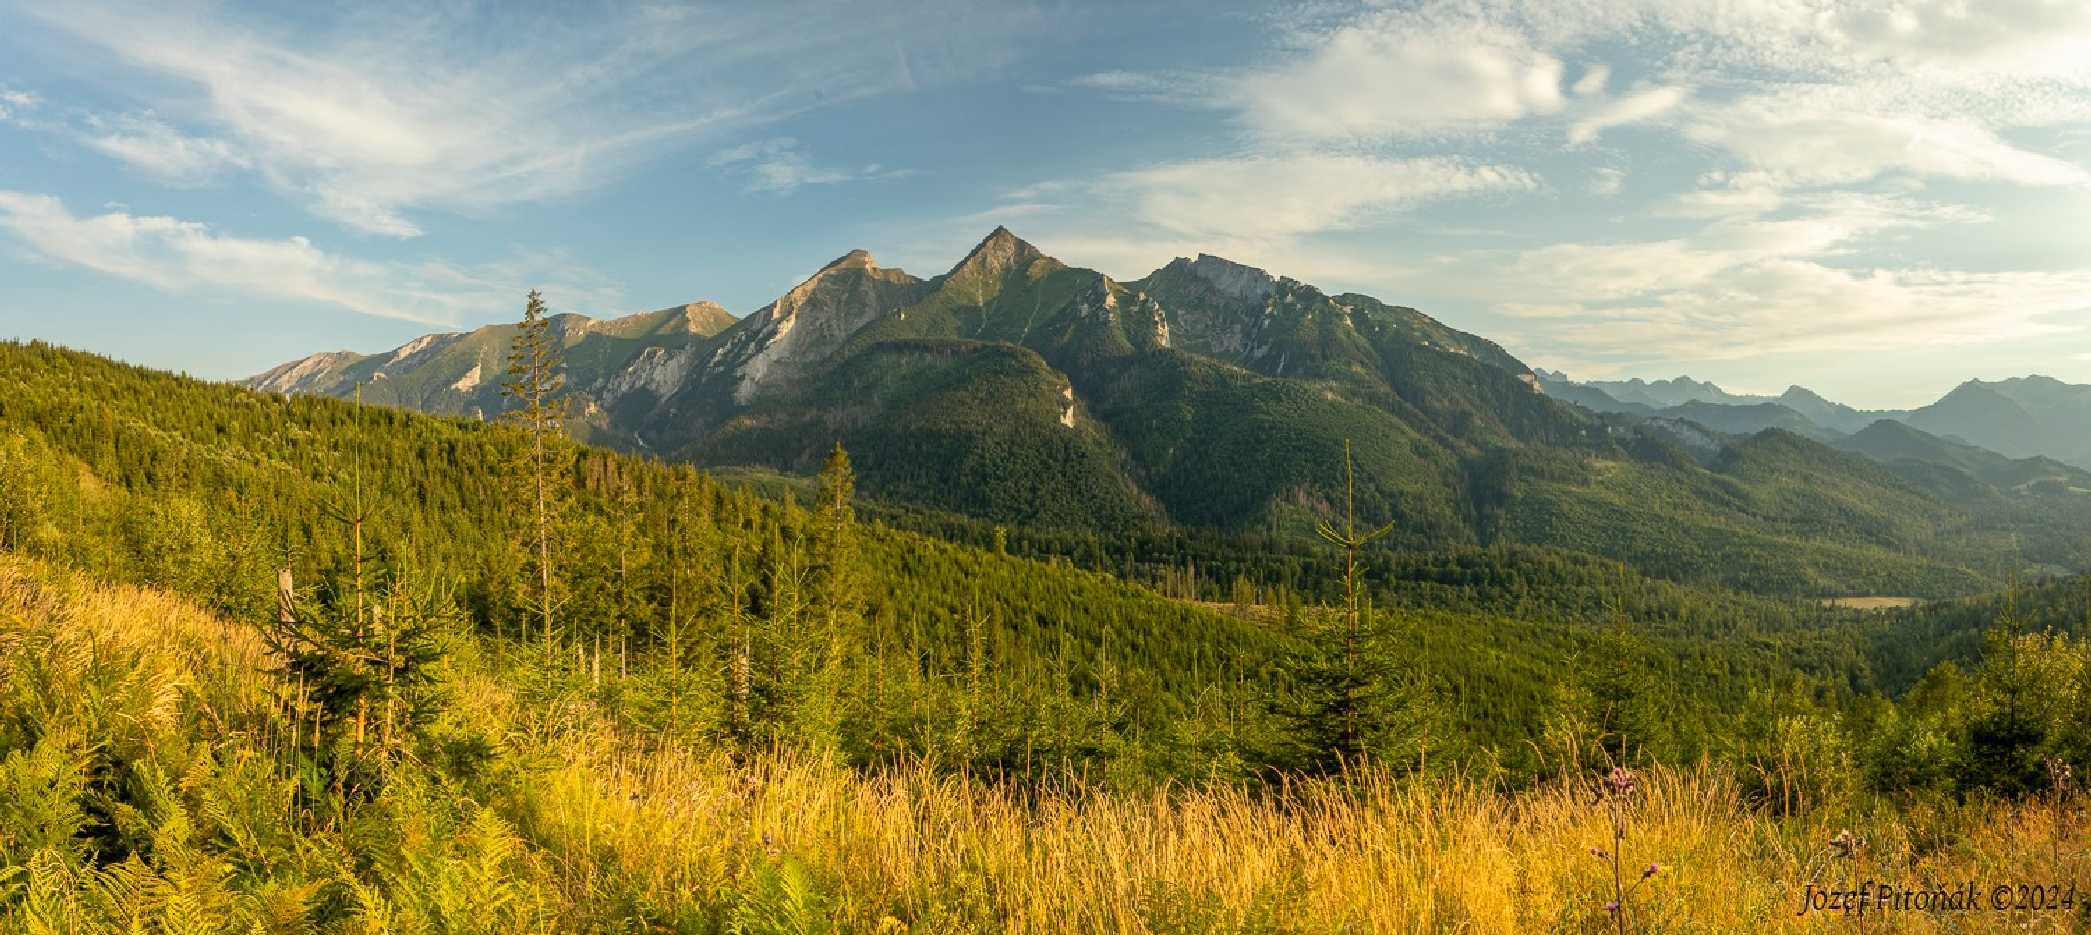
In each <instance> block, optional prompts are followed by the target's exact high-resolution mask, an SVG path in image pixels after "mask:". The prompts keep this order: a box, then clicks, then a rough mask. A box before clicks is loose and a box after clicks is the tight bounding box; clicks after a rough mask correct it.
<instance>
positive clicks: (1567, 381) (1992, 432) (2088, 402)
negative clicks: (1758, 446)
mask: <svg viewBox="0 0 2091 935" xmlns="http://www.w3.org/2000/svg"><path fill="white" fill-rule="evenodd" d="M1537 373H1538V375H1539V378H1540V380H1541V382H1542V384H1543V385H1544V386H1545V387H1546V390H1547V392H1548V393H1550V394H1553V395H1554V396H1556V397H1558V398H1561V399H1566V400H1569V401H1571V402H1574V403H1576V404H1577V405H1580V406H1584V407H1586V408H1589V409H1592V410H1594V411H1598V412H1616V413H1626V414H1632V415H1641V416H1654V415H1661V416H1670V417H1677V418H1688V419H1692V420H1693V421H1697V422H1700V423H1701V424H1704V425H1706V426H1707V427H1709V428H1716V429H1721V430H1723V431H1730V432H1740V431H1756V430H1759V429H1763V428H1771V427H1777V428H1786V429H1789V430H1792V431H1799V432H1802V433H1803V434H1810V435H1814V436H1816V437H1819V438H1824V439H1835V438H1839V437H1842V436H1845V435H1851V434H1854V433H1857V432H1860V431H1862V430H1864V429H1865V428H1866V427H1868V426H1870V425H1872V424H1873V423H1875V422H1878V421H1880V420H1882V419H1892V420H1895V421H1897V422H1900V423H1903V424H1905V425H1908V426H1910V427H1912V428H1917V429H1921V430H1923V431H1925V432H1928V433H1930V434H1932V435H1937V436H1941V437H1944V438H1948V439H1953V440H1956V441H1960V442H1964V443H1966V444H1969V445H1976V446H1980V447H1982V448H1987V449H1990V450H1991V451H1994V452H1997V453H2000V454H2005V455H2010V456H2012V457H2016V458H2028V457H2036V456H2037V457H2047V458H2053V459H2055V460H2059V461H2064V462H2067V463H2070V464H2073V465H2075V466H2077V467H2079V468H2086V469H2091V386H2081V385H2075V384H2069V383H2064V382H2062V381H2060V380H2056V379H2054V378H2052V377H2045V376H2039V375H2035V376H2028V377H2016V378H2013V379H2009V380H1997V381H1984V380H1969V381H1967V382H1965V383H1962V384H1961V385H1960V386H1959V387H1956V388H1955V389H1954V390H1953V391H1952V392H1950V393H1948V394H1946V395H1945V396H1944V397H1942V398H1940V399H1939V400H1938V401H1937V402H1934V403H1931V404H1930V405H1927V406H1923V407H1920V408H1917V409H1904V410H1861V409H1854V408H1852V407H1850V406H1847V405H1844V404H1842V403H1837V402H1832V401H1830V400H1827V399H1824V398H1823V397H1822V396H1821V395H1819V394H1817V393H1815V392H1814V391H1812V390H1809V389H1807V388H1805V387H1801V386H1794V387H1789V388H1788V389H1787V390H1786V392H1784V393H1782V394H1780V395H1778V396H1755V395H1748V394H1737V393H1730V392H1728V391H1726V390H1724V389H1722V388H1721V387H1719V386H1716V385H1714V384H1713V383H1708V382H1701V381H1697V380H1693V379H1692V378H1691V377H1684V376H1681V377H1675V378H1672V379H1668V380H1654V381H1647V380H1641V379H1638V378H1636V379H1632V380H1592V381H1577V380H1573V379H1571V378H1570V377H1569V376H1568V375H1567V374H1563V373H1556V372H1551V371H1546V370H1540V371H1537ZM1796 417H1798V418H1796Z"/></svg>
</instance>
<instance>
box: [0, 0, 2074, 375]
mask: <svg viewBox="0 0 2091 935" xmlns="http://www.w3.org/2000/svg"><path fill="white" fill-rule="evenodd" d="M310 6H315V7H317V6H321V5H310ZM997 223H1002V224H1007V225H1008V226H1009V227H1011V228H1012V229H1013V230H1015V231H1017V233H1019V234H1021V235H1023V236H1024V237H1026V238H1027V239H1029V240H1031V241H1033V242H1034V243H1036V244H1038V245H1039V246H1040V247H1041V248H1043V249H1045V250H1046V251H1047V252H1049V253H1052V254H1054V255H1056V256H1059V257H1061V258H1062V259H1065V260H1067V261H1069V262H1072V263H1076V264H1079V265H1085V266H1093V267H1095V268H1098V269H1101V270H1103V271H1105V272H1106V273H1109V274H1111V275H1113V276H1116V277H1119V278H1123V279H1133V278H1138V277H1139V276H1141V275H1144V274H1145V273H1146V272H1148V271H1149V270H1151V269H1153V268H1154V267H1156V266H1159V265H1161V264H1162V263H1164V262H1166V261H1167V260H1168V259H1169V258H1171V257H1173V256H1178V255H1191V254H1195V253H1197V252H1201V251H1203V252H1209V253H1216V254H1220V255H1223V256H1227V257H1229V258H1232V259H1236V260H1239V261H1242V262H1247V263H1252V264H1255V265H1259V266H1263V267H1265V268H1267V269H1270V270H1272V271H1274V272H1278V273H1282V274H1286V275H1291V276H1294V277H1296V278H1299V279H1302V280H1306V281H1308V282H1312V283H1315V284H1317V285H1320V286H1322V287H1324V288H1326V289H1329V290H1331V291H1341V290H1356V291H1362V292H1368V293H1371V294H1373V295H1376V296H1379V297H1380V298H1383V299H1386V300H1389V301H1394V302H1400V303H1404V304H1410V305H1414V306H1416V307H1418V308H1421V309H1423V310H1425V311H1427V312H1430V313H1432V314H1435V315H1437V316H1438V317H1440V318H1442V319H1444V320H1445V321H1447V322H1449V323H1451V324H1453V325H1455V326H1458V327H1462V328H1466V329H1468V330H1472V331H1476V332H1478V333H1481V334H1484V335H1487V336H1489V337H1492V338H1494V339H1496V340H1498V341H1500V342H1501V343H1503V344H1504V345H1505V346H1506V347H1508V348H1509V349H1510V350H1511V351H1512V352H1514V353H1516V354H1518V355H1519V356H1521V357H1523V358H1524V359H1526V360H1527V361H1529V362H1531V363H1533V364H1535V365H1539V366H1546V367H1552V368H1557V369H1566V370H1567V371H1569V372H1570V373H1571V374H1573V375H1577V376H1585V377H1608V378H1616V377H1625V376H1635V375H1639V376H1649V377H1658V376H1670V375H1675V374H1678V373H1689V374H1691V375H1693V376H1695V377H1699V378H1702V379H1713V380H1716V381H1718V382H1721V383H1723V384H1724V385H1727V386H1729V387H1730V388H1731V389H1736V390H1745V391H1748V390H1755V391H1774V392H1776V391H1777V390H1780V389H1783V388H1784V387H1785V386H1786V385H1787V384H1789V383H1796V382H1797V383H1803V384H1806V385H1809V386H1812V387H1815V388H1816V389H1818V390H1821V391H1823V392H1824V393H1826V394H1828V395H1830V396H1831V397H1833V398H1838V399H1842V400H1845V401H1849V402H1852V403H1854V404H1857V405H1862V406H1876V407H1889V406H1905V405H1912V404H1920V403H1922V402H1926V401H1929V400H1930V399H1932V398H1936V397H1937V396H1938V395H1940V394H1941V393H1943V392H1944V391H1945V390H1947V389H1950V388H1951V387H1952V386H1953V385H1955V384H1957V383H1959V382H1960V381H1962V380H1964V379H1967V378H1971V377H1986V378H1995V377H2004V376H2012V375H2021V374H2026V373H2034V372H2039V373H2047V374H2051V375H2054V376H2057V377H2061V378H2063V379H2068V380H2072V381H2076V382H2091V5H2087V4H2084V3H2081V2H2077V0H2070V2H2049V0H1993V2H1985V3H1980V4H1970V3H1965V2H1962V0H1897V2H1886V0H1881V2H1872V0H1858V2H1829V0H1761V2H1760V0H1581V2H1577V3H1572V4H1570V3H1558V2H1538V0H1533V2H1518V0H1449V2H1432V3H1406V4H1344V3H1332V2H1314V3H1309V4H1303V5H1271V4H1227V3H1211V2H1201V3H1177V2H1150V3H1095V4H1090V3H1078V2H1064V0H1062V2H1051V3H1042V4H1037V5H1025V4H1020V3H1006V2H1004V3H971V2H959V0H943V2H939V0H930V2H919V3H906V4H874V3H862V2H853V3H828V2H808V3H775V4H740V3H735V4H726V5H716V6H681V5H672V4H652V5H622V4H601V5H582V4H546V5H542V6H538V7H528V6H517V5H514V4H508V5H501V6H492V5H486V6H479V5H474V4H471V3H465V2H460V3H442V4H433V5H431V4H403V5H397V6H387V5H382V4H373V5H358V6H356V7H355V9H353V10H352V11H349V12H341V13H316V12H311V11H299V9H298V8H296V7H291V6H288V5H285V6H283V7H280V8H273V7H261V6H241V5H235V4H212V5H189V4H186V3H183V2H180V0H173V2H159V3H153V4H140V5H135V6H133V5H123V4H106V3H101V2H96V0H74V2H68V3H63V4H54V3H15V2H13V0H0V335H5V336H10V337H24V338H27V337H37V338H44V339H47V340H53V341H57V342H61V343H64V344H68V345H72V346H76V347H82V348H86V349H90V350H95V351H99V352H103V353H108V354H112V355H114V356H117V357H120V358H123V359H126V360H132V361H137V362H141V363H146V364H151V365H155V366H161V367H167V368H171V369H180V370H187V371H189V372H192V373H196V374H199V375H203V376H210V377H235V376H244V375H247V374H250V373H253V372H257V371H260V370H262V369H264V368H266V367H268V366H271V365H273V364H275V363H279V362H281V361H283V360H287V359H290V358H293V357H297V356H301V355H303V354H306V353H310V352H313V351H318V350H331V349H341V348H348V349H356V350H363V351H373V350H381V349H384V348H388V347H390V346H393V345H396V344H399V343H401V342H403V341H405V340H407V339H409V338H411V337H413V336H415V335H417V334H420V333H424V332H427V331H431V330H454V329H463V328H469V327H474V326H477V325H480V324H485V323H488V322H493V321H502V320H511V319H513V318H514V317H516V315H517V313H518V311H519V309H520V305H521V296H522V293H523V292H524V291H525V290H527V289H529V288H531V287H533V286H534V287H538V288H542V289H544V290H545V292H546V294H547V297H548V298H549V300H550V301H551V302H552V303H553V305H554V307H555V308H558V309H560V310H567V311H578V312H583V313H587V314H595V315H605V314H617V313H623V312H630V311H638V310H644V309H649V308H659V307H664V306H668V305H672V304H679V303H682V302H686V301H692V300H696V299H713V300H716V301H718V302H720V303H722V304H724V305H725V306H726V307H727V308H728V309H730V310H732V311H734V312H735V313H737V314H745V313H747V312H749V311H752V310H753V309H755V308H757V307H759V306H760V305H762V304H763V303H764V302H766V301H768V300H769V299H770V298H772V297H774V296H775V295H776V294H777V293H779V292H781V291H783V290H784V289H786V288H788V287H789V286H790V285H791V284H792V283H794V282H795V281H797V280H798V279H799V278H801V277H803V276H804V275H805V274H807V273H808V272H810V271H811V270H813V269H814V268H816V267H818V266H819V265H820V264H822V263H824V262H826V261H827V260H829V259H832V258H833V257H835V256H838V255H840V254H842V253H844V252H845V251H847V250H849V249H851V248H855V247H864V248H867V249H870V250H871V251H872V252H873V253H874V254H875V255H876V256H877V257H878V259H879V260H880V262H881V263H883V264H885V265H893V266H901V267H905V268H907V269H909V270H910V271H912V272H915V273H917V274H918V275H925V276H926V275H933V274H935V273H937V272H940V271H942V270H943V269H944V268H946V267H948V266H949V265H950V264H951V263H952V262H954V261H955V260H956V259H957V258H958V257H959V256H960V255H961V254H962V253H963V252H964V251H965V250H966V248H968V247H969V246H970V245H971V244H972V243H973V242H974V241H976V240H978V239H979V238H980V237H981V236H982V235H984V234H985V233H986V232H987V231H988V230H989V229H991V228H992V227H993V226H994V225H995V224H997Z"/></svg>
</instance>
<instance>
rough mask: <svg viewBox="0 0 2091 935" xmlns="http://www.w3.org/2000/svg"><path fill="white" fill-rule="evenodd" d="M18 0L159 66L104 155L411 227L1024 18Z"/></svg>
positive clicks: (944, 57) (890, 84)
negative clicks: (129, 122) (233, 177)
mask: <svg viewBox="0 0 2091 935" xmlns="http://www.w3.org/2000/svg"><path fill="white" fill-rule="evenodd" d="M26 12H27V13H28V16H29V18H30V19H32V20H34V21H36V22H39V23H41V24H42V25H43V26H44V27H46V29H47V30H48V32H49V34H50V35H49V38H50V39H51V40H52V42H53V43H55V44H58V45H61V46H63V47H64V48H61V49H59V50H57V51H54V53H53V54H54V55H67V56H74V57H79V58H84V57H87V56H93V57H95V58H97V59H105V60H107V61H108V62H109V68H110V69H112V70H115V71H118V72H121V73H125V74H136V75H142V76H145V77H148V78H150V79H153V80H151V81H146V82H127V83H125V85H123V87H125V88H126V89H127V90H130V91H132V92H134V93H135V94H136V95H137V96H138V97H139V98H140V101H139V103H140V104H142V105H143V106H145V107H149V108H151V110H153V111H154V112H155V113H156V114H157V115H158V119H159V120H160V121H162V122H163V123H164V124H165V125H166V127H167V132H166V133H162V134H158V135H156V136H154V135H145V136H141V135H139V134H129V135H124V136H118V137H115V138H110V139H102V140H101V141H100V145H98V147H97V148H99V149H102V150H103V151H105V152H110V153H112V154H113V155H116V156H118V157H119V158H124V159H126V160H127V161H129V162H132V163H133V164H139V165H144V166H146V167H148V168H150V169H152V170H153V171H156V172H158V173H159V174H162V175H176V176H184V175H185V174H187V173H189V172H191V171H193V170H194V169H195V167H196V166H197V164H198V160H200V159H204V158H206V156H205V155H204V154H206V153H209V152H212V151H214V148H216V149H215V151H216V152H219V153H222V154H225V155H227V156H228V157H229V156H231V155H232V154H237V157H238V158H239V159H241V160H245V161H246V162H247V163H249V164H251V166H252V168H253V170H254V172H255V173H256V174H257V176H258V177H259V178H261V179H263V180H264V181H266V182H267V183H269V184H270V185H271V186H273V187H275V188H276V189H277V190H279V191H282V192H284V193H286V194H289V195H291V196H293V197H295V198H298V199H299V200H301V201H302V202H303V203H305V204H306V205H307V206H308V207H309V208H310V209H311V210H313V211H314V212H316V213H319V214H321V215H323V216H326V217H330V218H332V219H334V220H337V221H339V222H341V223H343V224H346V225H349V226H351V227H356V228H360V229H364V230H370V231H374V232H377V233H383V234H390V235H396V236H412V235H414V234H416V233H418V232H419V224H418V223H416V221H415V220H414V219H413V218H414V215H415V214H416V213H418V212H420V211H424V210H428V209H442V210H455V211H475V210H482V209H486V208H490V207H494V206H499V205H503V204H510V203H515V202H519V201H531V200H539V199H545V198H553V197H559V196H563V195H568V194H572V193H575V192H578V191H582V190H585V189H587V188H589V187H591V186H593V185H595V184H597V183H599V182H600V181H601V180H602V179H604V178H605V177H607V176H609V175H611V174H613V173H615V172H616V171H618V170H619V169H621V168H623V167H625V166H627V165H629V164H631V163H633V162H635V161H637V160H641V159H644V158H647V157H648V156H650V155H652V154H654V153H657V152H659V151H661V150H662V149H664V148H667V147H670V146H674V145H677V144H679V143H681V142H683V141H685V140H687V139H688V138H689V137H691V136H693V135H697V134H701V133H705V132H709V131H713V130H716V129H719V128H722V127H733V126H744V125H747V124H750V123H756V122H760V121H764V120H770V119H775V118H777V117H780V116H784V115H788V114H792V113H796V112H800V111H804V110H807V109H809V108H813V107H817V106H824V105H833V104H837V103H842V102H847V101H850V100H853V99H857V98H861V97H864V96H867V95H875V94H881V93H886V92H890V91H895V90H904V89H909V88H914V87H919V86H921V85H924V84H928V83H935V82H941V81H947V80H952V79H956V78H961V77H965V76H969V75H973V74H976V73H978V72H979V71H980V70H981V69H983V68H987V67H992V66H994V65H996V64H999V63H1000V62H1003V61H1006V60H1007V59H1008V58H1009V57H1010V56H1011V55H1013V51H1012V49H1013V46H1012V44H1011V37H1012V35H1013V34H1014V33H1015V31H1016V30H1017V29H1018V28H1020V27H1021V26H1022V25H1023V24H1025V23H1029V22H1032V21H1033V20H1034V19H1035V17H1034V16H1033V15H1032V14H1031V13H1030V12H1029V11H1028V9H1025V8H1016V7H1007V6H993V7H977V6H975V5H973V4H970V3H965V2H962V0H948V2H942V3H929V4H919V5H911V6H909V7H907V8H906V9H904V10H898V11H893V12H889V13H886V14H882V15H877V16H863V15H860V12H861V11H858V10H856V9H855V8H854V7H853V6H852V5H849V4H846V3H843V2H841V0H808V2H800V3H793V4H778V5H746V6H742V5H721V6H717V7H713V8H702V9H700V8H667V7H634V8H590V9H588V10H586V11H566V10H553V11H550V12H547V11H537V12H518V11H504V12H502V13H500V14H499V15H481V14H483V13H485V11H482V10H479V9H477V8H476V6H475V5H474V4H471V3H466V4H462V5H447V4H446V5H441V6H438V7H432V8H428V9H427V10H425V11H420V12H413V13H407V12H400V11H393V12H379V11H376V10H373V9H359V12H356V13H353V14H343V15H341V16H339V17H337V18H336V19H335V20H334V21H332V22H330V23H329V26H330V27H332V28H328V29H321V30H314V31H311V32H307V33H300V34H297V35H296V36H293V35H292V34H290V33H288V32H277V31H266V30H263V29H259V28H250V27H248V26H245V25H242V24H240V23H236V22H233V21H230V20H229V19H228V18H227V16H228V14H226V13H225V12H224V11H219V10H216V9H205V10H194V9H183V10H180V11H170V10H167V9H165V8H164V7H163V6H147V5H142V4H140V5H127V4H103V3H97V2H91V0H83V2H79V3H67V4H42V5H31V6H29V7H27V8H26ZM488 24H494V25H492V26H489V25H488ZM312 36H321V37H323V38H320V39H318V40H317V41H315V40H313V39H312V38H310V37H312ZM176 140H180V141H184V144H183V145H182V146H174V147H173V148H170V145H171V144H172V142H173V141H176ZM221 161H229V159H228V160H221Z"/></svg>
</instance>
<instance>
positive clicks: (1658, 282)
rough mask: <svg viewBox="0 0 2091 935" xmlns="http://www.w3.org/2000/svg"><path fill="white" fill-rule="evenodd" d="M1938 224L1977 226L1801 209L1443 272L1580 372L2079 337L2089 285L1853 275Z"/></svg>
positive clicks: (1892, 200)
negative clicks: (1878, 246)
mask: <svg viewBox="0 0 2091 935" xmlns="http://www.w3.org/2000/svg"><path fill="white" fill-rule="evenodd" d="M1941 218H1952V219H1954V220H1957V221H1962V222H1974V221H1978V220H1979V218H1978V217H1975V216H1972V215H1971V213H1970V212H1968V211H1967V210H1966V209H1962V208H1956V207H1954V206H1950V205H1939V204H1933V203H1926V202H1921V201H1912V200H1909V199H1906V198H1902V197H1897V196H1862V195H1855V194H1829V195H1814V196H1803V197H1799V198H1797V199H1796V200H1795V201H1794V202H1793V203H1792V204H1790V205H1789V206H1787V207H1786V208H1785V209H1783V210H1781V211H1780V212H1778V213H1777V214H1776V215H1775V216H1771V217H1753V218H1747V219H1722V220H1716V221H1713V222H1711V223H1709V224H1707V225H1705V226H1704V227H1702V228H1700V229H1699V230H1697V231H1695V232H1693V233H1690V234H1688V235H1686V236H1682V237H1675V238H1668V239H1659V240H1618V241H1604V242H1592V243H1557V244H1551V245H1548V246H1544V247H1536V248H1530V249H1525V250H1518V251H1507V252H1506V251H1494V252H1488V253H1476V254H1472V255H1467V256H1463V257H1459V258H1457V260H1456V261H1455V262H1454V264H1453V265H1452V266H1451V268H1448V269H1441V270H1437V271H1436V272H1437V273H1439V274H1440V275H1444V276H1446V278H1445V279H1442V280H1441V281H1440V283H1439V286H1440V287H1441V288H1442V287H1443V285H1444V284H1445V283H1464V284H1465V285H1463V286H1458V287H1455V288H1457V289H1461V290H1464V291H1465V292H1466V293H1467V294H1468V295H1469V296H1471V297H1474V298H1478V299H1482V300H1484V301H1486V302H1488V303H1489V304H1491V305H1492V306H1494V307H1496V308H1498V309H1500V310H1502V311H1504V312H1506V313H1508V314H1509V315H1511V316H1512V317H1513V318H1516V319H1521V320H1522V322H1521V324H1520V325H1519V326H1518V330H1520V331H1522V332H1523V333H1522V334H1521V335H1519V336H1518V337H1519V338H1520V340H1521V343H1524V344H1526V345H1529V346H1532V347H1540V348H1546V349H1547V352H1548V354H1549V355H1551V357H1552V358H1553V359H1555V360H1559V361H1563V362H1574V363H1576V364H1578V366H1580V367H1582V369H1586V370H1587V369H1592V368H1593V367H1611V368H1617V367H1619V366H1622V365H1625V364H1630V363H1638V364H1651V363H1652V364H1658V365H1659V364H1661V363H1662V362H1663V361H1666V360H1675V359H1680V358H1685V359H1693V360H1722V359H1743V358H1752V357H1761V356H1766V355H1774V354H1781V353H1790V352H1809V351H1831V350H1842V351H1866V350H1893V349H1901V348H1913V347H1926V346H1944V345H1952V344H1983V343H1990V342H1998V341H2006V340H2011V339H2017V338H2025V337H2030V336H2036V335H2051V334H2060V333H2065V332H2082V331H2085V330H2086V327H2087V323H2086V322H2085V321H2084V320H2083V314H2084V313H2085V312H2087V311H2091V270H2078V271H2047V270H2004V271H1967V270H1952V269H1938V268H1931V267H1893V266H1883V265H1875V264H1867V263H1863V262H1857V261H1856V260H1855V257H1854V252H1855V250H1856V249H1857V248H1858V247H1859V246H1860V245H1862V244H1874V243H1878V242H1879V241H1880V240H1882V239H1883V238H1890V237H1893V236H1895V235H1896V234H1897V233H1899V232H1909V231H1915V230H1921V229H1923V228H1924V227H1927V226H1930V225H1932V224H1935V223H1938V222H1939V220H1940V219H1941ZM1484 273H1485V274H1486V275H1483V274H1484Z"/></svg>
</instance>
